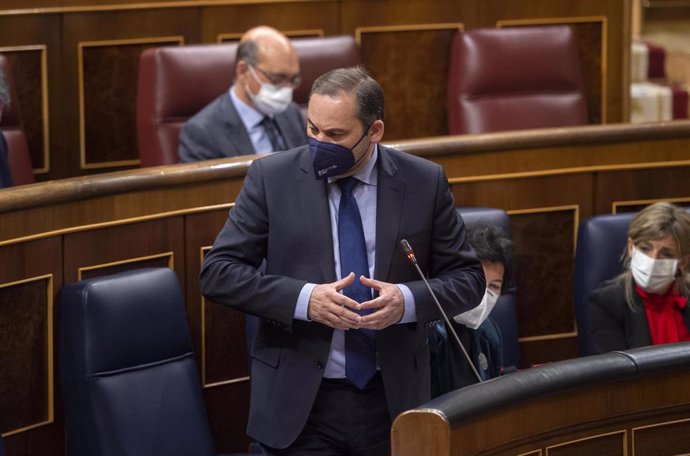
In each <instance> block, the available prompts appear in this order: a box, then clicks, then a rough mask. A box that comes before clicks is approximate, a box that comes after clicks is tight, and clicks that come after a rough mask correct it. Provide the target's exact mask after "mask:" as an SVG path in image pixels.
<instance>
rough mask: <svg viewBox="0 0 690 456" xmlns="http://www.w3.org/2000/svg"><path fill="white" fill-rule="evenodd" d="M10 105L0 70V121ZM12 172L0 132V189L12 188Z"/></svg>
mask: <svg viewBox="0 0 690 456" xmlns="http://www.w3.org/2000/svg"><path fill="white" fill-rule="evenodd" d="M9 105H10V90H9V87H8V86H7V80H6V79H5V75H4V73H3V72H2V70H1V69H0V119H2V112H3V110H4V109H5V107H7V106H9ZM12 185H13V181H12V170H11V169H10V164H9V152H8V150H7V141H5V136H3V134H2V131H0V188H7V187H12Z"/></svg>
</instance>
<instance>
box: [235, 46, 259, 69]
mask: <svg viewBox="0 0 690 456" xmlns="http://www.w3.org/2000/svg"><path fill="white" fill-rule="evenodd" d="M240 60H244V61H245V62H247V63H248V64H250V65H252V66H256V65H258V64H259V46H258V45H257V44H256V41H255V40H245V41H240V44H239V45H238V46H237V55H236V56H235V64H237V62H239V61H240Z"/></svg>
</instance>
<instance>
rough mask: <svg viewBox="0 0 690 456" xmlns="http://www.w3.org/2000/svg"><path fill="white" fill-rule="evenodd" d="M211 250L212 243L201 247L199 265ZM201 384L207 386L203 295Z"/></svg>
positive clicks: (203, 299)
mask: <svg viewBox="0 0 690 456" xmlns="http://www.w3.org/2000/svg"><path fill="white" fill-rule="evenodd" d="M209 250H211V246H210V245H205V246H202V247H201V249H199V265H202V264H204V258H205V257H206V253H208V251H209ZM200 307H201V325H200V326H201V385H202V386H203V387H204V388H206V298H204V295H201V306H200Z"/></svg>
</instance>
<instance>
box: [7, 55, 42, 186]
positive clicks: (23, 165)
mask: <svg viewBox="0 0 690 456" xmlns="http://www.w3.org/2000/svg"><path fill="white" fill-rule="evenodd" d="M0 69H2V71H3V73H4V74H5V79H6V80H7V84H8V85H9V87H10V107H9V108H7V107H5V108H4V109H3V111H2V118H1V119H0V131H2V134H3V135H4V136H5V139H6V140H7V152H8V155H9V157H8V158H9V164H10V169H11V172H12V180H13V181H14V185H15V186H16V185H24V184H33V183H34V182H36V176H35V175H34V170H33V165H32V164H31V155H30V154H29V143H28V142H27V140H26V133H25V132H24V127H23V125H22V123H21V113H20V110H19V101H18V98H17V93H16V91H15V89H14V77H13V75H12V67H11V65H10V62H9V61H8V59H7V58H6V57H5V56H4V55H2V54H0Z"/></svg>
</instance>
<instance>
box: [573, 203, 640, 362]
mask: <svg viewBox="0 0 690 456" xmlns="http://www.w3.org/2000/svg"><path fill="white" fill-rule="evenodd" d="M634 216H635V213H625V214H615V215H598V216H595V217H592V218H589V219H587V220H583V221H582V222H580V226H579V228H578V232H577V249H576V251H575V281H574V282H575V285H574V287H575V289H574V300H575V319H576V321H577V342H578V349H579V352H580V356H586V355H592V354H594V349H593V347H592V341H591V337H590V335H589V322H588V317H587V299H588V297H589V294H590V293H591V292H592V291H594V290H595V289H596V288H598V287H599V286H600V285H601V284H602V283H603V282H604V281H606V280H610V279H612V278H614V277H616V276H617V275H618V274H620V273H621V272H623V264H622V263H621V261H620V259H621V255H622V254H623V250H624V249H625V244H626V241H627V239H628V229H629V228H630V222H631V221H632V219H633V217H634Z"/></svg>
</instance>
